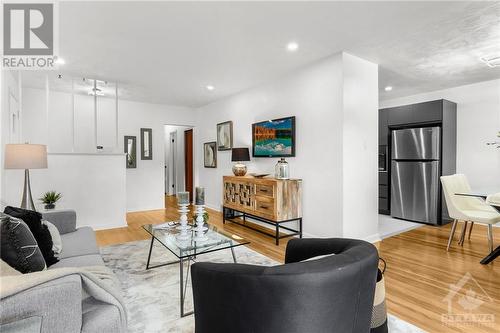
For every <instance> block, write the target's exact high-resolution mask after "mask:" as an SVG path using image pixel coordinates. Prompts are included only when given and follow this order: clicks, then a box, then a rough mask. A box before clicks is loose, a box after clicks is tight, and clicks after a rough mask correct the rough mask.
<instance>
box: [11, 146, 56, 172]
mask: <svg viewBox="0 0 500 333" xmlns="http://www.w3.org/2000/svg"><path fill="white" fill-rule="evenodd" d="M4 167H5V169H46V168H47V146H45V145H32V144H7V145H5V164H4Z"/></svg>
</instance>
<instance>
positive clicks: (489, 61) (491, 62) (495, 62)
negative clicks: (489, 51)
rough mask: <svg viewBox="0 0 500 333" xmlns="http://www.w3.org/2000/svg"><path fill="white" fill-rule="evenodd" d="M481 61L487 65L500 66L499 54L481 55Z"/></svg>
mask: <svg viewBox="0 0 500 333" xmlns="http://www.w3.org/2000/svg"><path fill="white" fill-rule="evenodd" d="M480 59H481V61H482V62H484V63H485V64H486V65H488V67H491V68H493V67H498V66H500V56H495V57H483V58H480Z"/></svg>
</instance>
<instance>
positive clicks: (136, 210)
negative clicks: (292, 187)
mask: <svg viewBox="0 0 500 333" xmlns="http://www.w3.org/2000/svg"><path fill="white" fill-rule="evenodd" d="M160 209H165V207H158V208H154V207H153V208H151V207H148V208H142V209H138V208H131V209H127V213H137V212H147V211H150V210H160Z"/></svg>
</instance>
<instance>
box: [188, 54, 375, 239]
mask: <svg viewBox="0 0 500 333" xmlns="http://www.w3.org/2000/svg"><path fill="white" fill-rule="evenodd" d="M357 66H359V70H358V69H356V67H357ZM344 71H345V73H344ZM365 71H366V72H365ZM365 81H366V82H365ZM374 96H375V98H374ZM376 96H377V66H376V65H374V64H369V63H367V62H365V61H363V60H361V59H359V58H356V57H353V56H350V55H347V54H337V55H334V56H332V57H330V58H327V59H324V60H322V61H320V62H317V63H314V64H312V65H310V66H307V67H305V68H303V69H300V70H298V71H296V72H293V73H291V74H289V75H287V76H286V77H283V78H281V79H278V80H276V81H274V82H272V83H269V84H266V85H264V86H261V87H257V88H254V89H251V90H248V91H245V92H242V93H239V94H236V95H234V96H232V97H229V98H226V99H223V100H220V101H218V102H215V103H213V104H209V105H207V106H204V107H201V108H199V109H198V117H199V118H198V126H197V133H198V137H197V139H196V140H195V142H196V146H195V149H196V151H197V154H196V156H197V157H198V158H197V159H196V165H197V167H198V170H199V174H198V177H199V184H200V185H202V186H204V187H205V188H206V202H207V204H208V206H210V207H211V208H214V209H220V207H221V203H222V193H221V191H222V177H223V176H224V175H230V174H232V173H231V167H232V163H231V161H230V159H231V152H230V151H220V152H218V153H217V168H216V169H210V168H204V167H203V154H202V147H203V143H204V142H208V141H215V139H216V124H217V123H220V122H223V121H227V120H232V121H233V133H234V138H233V142H234V147H251V144H252V136H251V124H252V123H255V122H258V121H262V120H266V119H273V118H280V117H286V116H293V115H294V116H296V124H297V128H296V130H297V132H296V137H297V146H296V157H295V158H289V159H287V160H288V162H289V164H290V169H291V176H292V177H294V178H302V179H303V216H304V231H305V233H306V234H308V235H316V236H322V237H328V236H343V235H344V234H345V233H347V234H349V235H351V236H352V237H359V238H371V237H375V238H376V233H377V203H376V201H375V200H376V198H377V189H376V184H377V173H376V172H377V171H376V170H377V167H376V163H377V162H376V161H377V158H376V152H377V146H376V145H377V129H378V125H377V107H378V102H377V98H376ZM344 99H345V101H344ZM344 103H345V105H344ZM344 118H345V120H344ZM353 138H354V141H352V142H347V141H345V140H346V139H348V140H351V139H353ZM344 147H345V148H346V149H352V152H353V154H351V153H349V152H344ZM367 151H369V152H367ZM358 152H360V153H362V154H363V153H365V154H364V155H363V156H359V155H358V154H357V153H358ZM361 159H363V163H358V162H359V161H360V160H361ZM276 162H277V159H272V158H260V159H253V160H252V161H251V162H249V163H248V167H249V172H260V173H271V174H272V173H273V170H274V165H275V164H276ZM354 165H355V166H356V170H357V171H358V172H359V173H361V174H362V179H363V180H364V181H365V183H360V182H359V181H358V179H356V177H354V176H352V174H351V173H350V172H349V171H346V170H345V168H350V167H351V166H354ZM344 173H345V174H346V177H347V178H346V180H345V181H344V180H343V174H344ZM343 188H345V189H346V191H347V190H349V191H353V192H355V193H356V198H355V199H356V200H355V201H356V209H355V211H351V212H350V213H349V214H352V216H353V218H352V219H351V218H347V217H346V219H345V221H344V220H343V218H344V214H343V212H344V211H345V212H346V216H347V210H350V209H351V207H352V206H353V205H354V195H352V196H351V195H349V196H347V195H346V196H344V195H345V194H344V192H343ZM344 205H345V208H344ZM361 211H362V212H361ZM358 217H361V219H358Z"/></svg>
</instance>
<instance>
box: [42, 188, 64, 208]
mask: <svg viewBox="0 0 500 333" xmlns="http://www.w3.org/2000/svg"><path fill="white" fill-rule="evenodd" d="M61 198H62V194H61V193H57V192H56V191H48V192H45V194H44V195H43V197H41V198H40V201H41V202H42V203H43V204H45V207H44V208H45V209H54V208H56V202H57V201H58V200H59V199H61Z"/></svg>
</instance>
